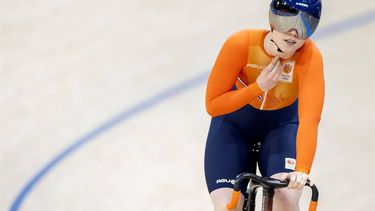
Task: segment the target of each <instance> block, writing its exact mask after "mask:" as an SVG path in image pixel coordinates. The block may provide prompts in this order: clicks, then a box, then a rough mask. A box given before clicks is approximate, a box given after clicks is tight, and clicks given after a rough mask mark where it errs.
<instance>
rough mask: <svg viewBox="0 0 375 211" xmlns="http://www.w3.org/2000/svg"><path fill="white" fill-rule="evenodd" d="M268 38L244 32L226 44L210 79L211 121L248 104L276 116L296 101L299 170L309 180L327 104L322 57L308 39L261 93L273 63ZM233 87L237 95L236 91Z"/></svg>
mask: <svg viewBox="0 0 375 211" xmlns="http://www.w3.org/2000/svg"><path fill="white" fill-rule="evenodd" d="M267 33H268V31H266V30H242V31H239V32H237V33H235V34H233V35H232V36H231V37H229V38H228V40H227V41H226V42H225V44H224V45H223V47H222V49H221V51H220V53H219V55H218V57H217V60H216V62H215V65H214V67H213V69H212V72H211V73H210V76H209V79H208V84H207V92H206V109H207V112H208V113H209V114H210V115H211V116H219V115H224V114H228V113H231V112H234V111H236V110H238V109H240V108H241V107H243V106H245V105H247V104H250V105H251V106H253V107H254V108H257V109H261V110H276V109H280V108H284V107H286V106H288V105H290V104H292V103H293V102H294V101H295V100H296V99H297V97H298V116H299V127H298V131H297V140H296V142H297V143H296V153H297V157H296V168H295V170H296V171H300V172H304V173H307V174H309V172H310V169H311V165H312V162H313V159H314V155H315V151H316V145H317V133H318V124H319V121H320V116H321V111H322V107H323V100H324V76H323V62H322V57H321V55H320V52H319V50H318V48H317V47H316V46H315V44H314V43H313V42H312V41H311V40H310V39H307V40H306V42H305V44H304V45H303V46H302V47H301V48H300V49H299V50H297V52H296V53H295V55H294V56H293V57H292V58H290V59H287V60H282V61H281V62H282V65H283V74H282V76H281V77H280V79H279V82H278V84H277V85H276V86H275V87H274V88H272V89H271V90H269V91H268V92H267V93H263V92H262V90H261V89H260V87H259V86H258V84H257V83H256V78H257V77H258V75H259V73H260V71H261V69H263V68H264V67H265V66H267V65H268V64H269V63H270V62H271V60H272V57H271V56H269V55H267V54H266V52H265V50H264V47H263V41H264V38H265V36H266V35H267ZM234 85H236V87H237V89H236V90H233V89H232V88H233V86H234Z"/></svg>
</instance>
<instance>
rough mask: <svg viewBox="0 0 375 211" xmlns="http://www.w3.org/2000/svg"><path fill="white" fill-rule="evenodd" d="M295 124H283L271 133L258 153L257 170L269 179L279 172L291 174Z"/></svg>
mask: <svg viewBox="0 0 375 211" xmlns="http://www.w3.org/2000/svg"><path fill="white" fill-rule="evenodd" d="M297 129H298V124H297V123H291V124H285V125H282V126H280V127H278V128H277V129H275V130H273V131H271V132H270V133H269V134H267V136H266V137H265V139H264V140H263V143H262V145H261V148H260V152H259V161H258V162H259V170H260V172H261V174H262V176H265V177H270V176H272V175H274V174H277V173H281V172H292V171H294V169H295V165H296V160H295V159H296V136H297Z"/></svg>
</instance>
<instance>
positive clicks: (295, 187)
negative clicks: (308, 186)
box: [293, 175, 304, 189]
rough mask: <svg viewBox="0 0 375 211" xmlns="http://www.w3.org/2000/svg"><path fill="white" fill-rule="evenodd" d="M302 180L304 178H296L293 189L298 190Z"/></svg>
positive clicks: (300, 176)
mask: <svg viewBox="0 0 375 211" xmlns="http://www.w3.org/2000/svg"><path fill="white" fill-rule="evenodd" d="M303 178H304V176H303V175H297V176H296V183H295V184H294V186H293V188H294V189H299V187H300V186H301V183H302V182H303Z"/></svg>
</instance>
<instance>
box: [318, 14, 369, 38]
mask: <svg viewBox="0 0 375 211" xmlns="http://www.w3.org/2000/svg"><path fill="white" fill-rule="evenodd" d="M373 21H375V10H372V11H368V12H366V13H362V14H361V15H358V16H355V17H351V18H348V19H346V20H343V21H340V22H338V23H335V24H332V25H328V26H325V27H323V28H321V30H319V28H318V30H317V33H316V34H314V35H313V36H312V39H314V40H320V39H323V38H326V37H330V36H333V35H337V34H340V33H341V32H346V31H348V30H353V29H355V28H358V27H361V26H363V25H366V24H369V23H372V22H373Z"/></svg>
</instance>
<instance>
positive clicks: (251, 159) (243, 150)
mask: <svg viewBox="0 0 375 211" xmlns="http://www.w3.org/2000/svg"><path fill="white" fill-rule="evenodd" d="M204 167H205V176H206V183H207V187H208V191H209V192H210V193H211V192H212V191H214V190H216V189H219V188H233V183H234V179H235V178H236V176H237V175H238V174H240V173H243V172H253V173H254V172H255V169H256V157H255V156H254V155H253V154H252V153H251V150H250V144H249V142H248V141H247V140H245V138H244V137H243V135H242V134H241V132H240V131H239V130H238V128H237V127H236V126H235V125H233V124H232V123H230V122H226V121H225V118H222V117H218V118H213V119H212V121H211V126H210V131H209V134H208V138H207V143H206V150H205V159H204ZM245 190H246V184H244V185H243V187H242V189H241V191H242V193H243V194H244V193H245Z"/></svg>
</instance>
